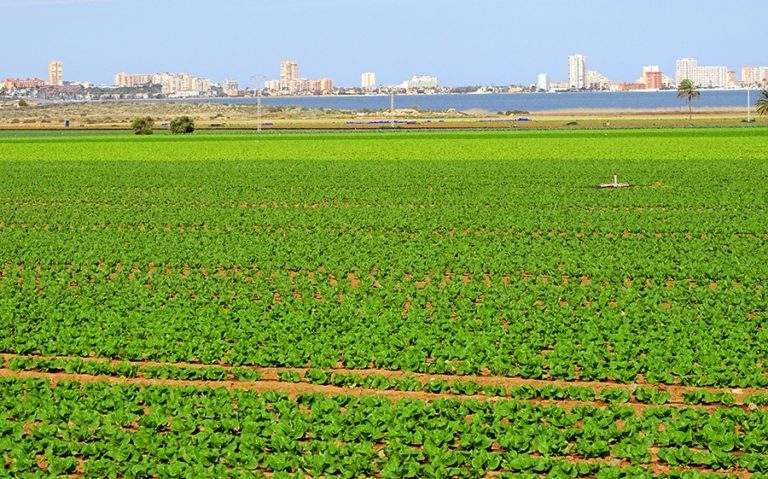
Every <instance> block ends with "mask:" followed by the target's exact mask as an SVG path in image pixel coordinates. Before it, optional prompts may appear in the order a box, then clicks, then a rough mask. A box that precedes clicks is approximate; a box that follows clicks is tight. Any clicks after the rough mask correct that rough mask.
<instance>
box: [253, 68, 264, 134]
mask: <svg viewBox="0 0 768 479" xmlns="http://www.w3.org/2000/svg"><path fill="white" fill-rule="evenodd" d="M252 78H253V79H254V80H255V81H256V132H257V133H261V91H262V85H260V82H263V80H264V75H255V76H253V77H252Z"/></svg>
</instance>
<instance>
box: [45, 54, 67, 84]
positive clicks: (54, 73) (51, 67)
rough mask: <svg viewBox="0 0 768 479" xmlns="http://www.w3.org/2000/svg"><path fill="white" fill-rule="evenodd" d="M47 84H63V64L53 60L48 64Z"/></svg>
mask: <svg viewBox="0 0 768 479" xmlns="http://www.w3.org/2000/svg"><path fill="white" fill-rule="evenodd" d="M48 84H49V85H51V86H62V85H63V84H64V64H63V63H61V61H59V60H54V61H52V62H51V63H49V64H48Z"/></svg>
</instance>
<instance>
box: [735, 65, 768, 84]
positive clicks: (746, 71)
mask: <svg viewBox="0 0 768 479" xmlns="http://www.w3.org/2000/svg"><path fill="white" fill-rule="evenodd" d="M741 83H742V85H743V86H747V87H749V86H759V87H762V86H765V85H768V67H753V66H745V67H743V68H742V69H741Z"/></svg>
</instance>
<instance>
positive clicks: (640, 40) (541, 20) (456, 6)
mask: <svg viewBox="0 0 768 479" xmlns="http://www.w3.org/2000/svg"><path fill="white" fill-rule="evenodd" d="M766 8H768V7H766V5H765V0H631V1H629V0H463V1H459V0H0V17H2V18H3V19H4V20H3V22H2V31H3V38H5V39H6V41H5V44H4V47H3V50H2V53H0V78H5V77H18V76H21V77H27V76H36V77H40V78H44V77H45V76H46V71H47V64H48V62H49V61H50V60H52V59H60V60H62V61H63V62H64V77H65V79H66V80H73V81H75V80H78V81H92V82H95V83H104V84H111V83H112V82H113V79H114V75H115V73H117V72H120V71H126V72H129V73H153V72H161V71H171V72H190V73H193V74H195V75H198V76H204V77H208V78H211V79H213V80H214V81H222V80H223V79H225V78H233V79H236V80H238V81H240V83H241V85H252V84H256V83H259V84H261V80H258V81H257V80H256V78H276V77H277V76H278V73H279V62H280V60H281V59H286V58H290V59H294V60H296V61H297V62H298V63H299V65H300V73H301V76H302V77H305V78H321V77H330V78H332V79H333V80H334V82H335V83H336V84H341V85H349V86H354V85H358V84H359V82H360V74H361V73H362V72H364V71H373V72H376V74H377V77H378V82H379V83H380V84H394V83H400V82H402V81H403V80H405V79H407V78H410V77H411V76H412V75H416V74H430V75H435V76H437V77H438V79H439V80H440V83H441V84H443V85H449V86H458V85H478V84H486V85H508V84H513V83H514V84H530V83H533V82H535V79H536V75H537V74H538V73H542V72H546V73H549V75H550V77H551V78H553V79H555V80H557V79H565V78H567V57H568V55H570V54H574V53H582V54H584V55H586V56H587V58H588V60H587V61H588V69H590V70H593V69H594V70H598V71H600V72H601V73H603V74H605V75H607V76H608V77H609V78H611V79H616V80H626V81H633V80H635V79H637V78H638V77H640V74H641V69H642V66H643V65H647V64H654V65H656V64H658V65H660V66H661V67H662V69H663V71H664V72H665V73H667V74H670V75H671V76H674V62H675V59H677V58H680V57H689V56H690V57H696V58H698V59H699V61H700V64H706V65H727V66H729V67H731V68H732V69H735V70H737V71H740V69H741V66H742V65H744V64H751V65H768V50H767V49H766V48H765V45H767V44H768V29H766V28H765V25H764V20H765V12H766ZM8 39H13V40H8Z"/></svg>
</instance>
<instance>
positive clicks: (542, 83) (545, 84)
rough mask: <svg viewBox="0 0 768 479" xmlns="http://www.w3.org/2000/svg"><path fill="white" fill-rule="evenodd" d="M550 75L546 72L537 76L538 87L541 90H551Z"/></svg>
mask: <svg viewBox="0 0 768 479" xmlns="http://www.w3.org/2000/svg"><path fill="white" fill-rule="evenodd" d="M549 87H550V84H549V75H547V74H546V73H539V75H538V76H537V77H536V89H537V90H539V91H549Z"/></svg>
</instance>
